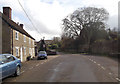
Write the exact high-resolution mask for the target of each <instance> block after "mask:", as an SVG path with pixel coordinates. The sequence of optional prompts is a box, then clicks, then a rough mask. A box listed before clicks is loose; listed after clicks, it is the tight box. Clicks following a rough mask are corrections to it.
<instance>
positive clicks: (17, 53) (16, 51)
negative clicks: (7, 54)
mask: <svg viewBox="0 0 120 84" xmlns="http://www.w3.org/2000/svg"><path fill="white" fill-rule="evenodd" d="M15 53H16V56H19V47H15Z"/></svg>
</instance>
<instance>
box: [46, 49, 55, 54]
mask: <svg viewBox="0 0 120 84" xmlns="http://www.w3.org/2000/svg"><path fill="white" fill-rule="evenodd" d="M47 54H48V55H56V54H57V52H56V51H55V50H47Z"/></svg>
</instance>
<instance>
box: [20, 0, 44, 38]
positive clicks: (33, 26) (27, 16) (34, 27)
mask: <svg viewBox="0 0 120 84" xmlns="http://www.w3.org/2000/svg"><path fill="white" fill-rule="evenodd" d="M18 3H19V5H20V6H21V8H22V10H23V11H24V13H25V14H26V16H27V18H28V20H29V21H30V22H31V24H32V26H33V28H34V29H35V30H36V31H37V32H38V34H39V35H41V34H40V32H39V30H38V29H37V28H36V26H35V25H34V24H33V22H32V20H31V19H30V17H29V15H28V14H27V12H26V11H25V9H24V7H23V6H22V4H21V3H20V1H19V0H18ZM41 37H43V36H42V35H41Z"/></svg>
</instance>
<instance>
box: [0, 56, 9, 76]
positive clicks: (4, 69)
mask: <svg viewBox="0 0 120 84" xmlns="http://www.w3.org/2000/svg"><path fill="white" fill-rule="evenodd" d="M0 59H2V60H1V64H0V74H2V78H5V77H7V76H8V71H9V70H8V65H7V62H8V60H7V58H6V57H5V56H4V55H1V56H0Z"/></svg>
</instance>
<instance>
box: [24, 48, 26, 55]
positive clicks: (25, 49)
mask: <svg viewBox="0 0 120 84" xmlns="http://www.w3.org/2000/svg"><path fill="white" fill-rule="evenodd" d="M24 55H26V47H24Z"/></svg>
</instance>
